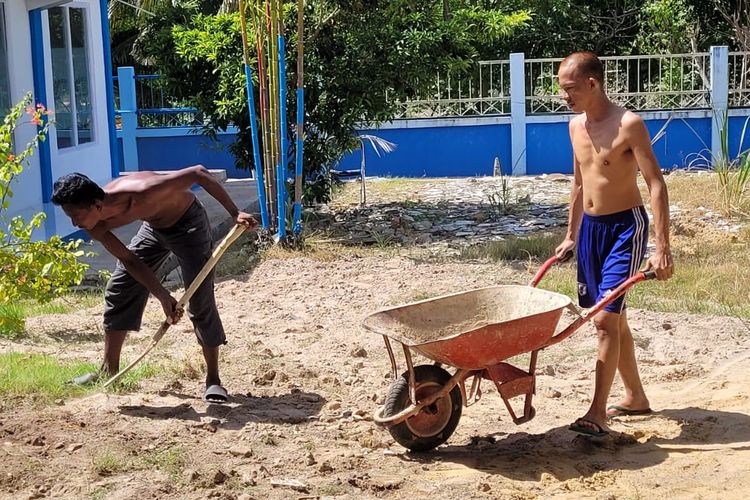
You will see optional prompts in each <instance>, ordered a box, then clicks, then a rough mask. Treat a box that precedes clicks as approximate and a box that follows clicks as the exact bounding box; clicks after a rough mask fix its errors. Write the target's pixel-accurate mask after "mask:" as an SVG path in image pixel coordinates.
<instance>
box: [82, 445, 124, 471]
mask: <svg viewBox="0 0 750 500" xmlns="http://www.w3.org/2000/svg"><path fill="white" fill-rule="evenodd" d="M130 462H131V460H130V458H129V457H127V456H125V454H124V453H119V452H117V451H115V450H112V449H110V448H105V449H104V450H101V451H99V452H97V454H96V455H94V456H93V457H92V458H91V468H92V469H93V471H94V472H95V473H96V474H98V475H100V476H111V475H114V474H118V473H120V472H125V471H127V470H130V469H132V467H131V464H130Z"/></svg>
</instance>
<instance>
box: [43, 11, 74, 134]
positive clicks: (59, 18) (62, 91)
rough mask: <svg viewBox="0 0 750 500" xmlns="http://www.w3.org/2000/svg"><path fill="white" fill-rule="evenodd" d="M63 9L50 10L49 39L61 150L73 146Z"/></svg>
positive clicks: (71, 109) (56, 119)
mask: <svg viewBox="0 0 750 500" xmlns="http://www.w3.org/2000/svg"><path fill="white" fill-rule="evenodd" d="M65 17H66V16H65V12H64V8H63V7H54V8H52V9H49V11H48V18H49V39H50V48H51V51H52V91H53V93H54V95H55V109H54V111H55V116H54V120H55V128H56V130H57V147H58V148H59V149H62V148H67V147H70V146H73V145H74V144H75V143H74V140H75V139H74V137H73V130H72V127H73V114H72V113H73V103H72V102H71V101H72V96H71V86H70V71H69V65H68V44H67V26H66V22H65Z"/></svg>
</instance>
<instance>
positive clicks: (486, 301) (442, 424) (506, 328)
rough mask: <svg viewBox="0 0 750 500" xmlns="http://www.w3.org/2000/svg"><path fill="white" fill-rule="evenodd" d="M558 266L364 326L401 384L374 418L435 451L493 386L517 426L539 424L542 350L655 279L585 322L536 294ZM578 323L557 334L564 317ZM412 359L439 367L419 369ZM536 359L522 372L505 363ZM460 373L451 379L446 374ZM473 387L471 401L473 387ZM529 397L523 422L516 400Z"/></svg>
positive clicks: (566, 303)
mask: <svg viewBox="0 0 750 500" xmlns="http://www.w3.org/2000/svg"><path fill="white" fill-rule="evenodd" d="M557 262H558V258H557V257H552V258H550V259H548V260H547V261H546V262H545V263H544V264H543V265H542V267H541V268H540V269H539V271H538V272H537V274H536V276H534V279H532V281H531V283H530V284H529V286H523V285H499V286H492V287H488V288H479V289H476V290H470V291H467V292H461V293H455V294H450V295H444V296H442V297H437V298H433V299H428V300H422V301H419V302H414V303H411V304H406V305H402V306H398V307H393V308H390V309H386V310H383V311H380V312H377V313H375V314H372V315H370V316H368V317H367V318H365V319H364V321H363V322H362V326H363V327H364V328H365V329H367V330H369V331H371V332H373V333H377V334H379V335H382V336H383V339H384V340H385V346H386V349H387V350H388V355H389V357H390V360H391V367H392V376H393V378H394V380H395V381H394V383H393V384H392V385H391V388H390V390H389V391H388V395H387V397H386V399H385V404H384V405H383V406H381V407H380V408H378V409H377V410H376V411H375V415H374V417H373V419H374V421H375V422H376V423H377V424H380V425H383V426H386V427H387V428H388V430H389V432H390V433H391V435H392V436H393V438H394V439H395V440H396V441H397V442H398V443H399V444H401V445H402V446H404V447H405V448H408V449H410V450H412V451H427V450H431V449H433V448H435V447H437V446H439V445H441V444H442V443H444V442H445V441H447V440H448V438H449V437H450V436H451V434H453V431H455V429H456V427H457V426H458V421H459V420H460V418H461V411H462V407H463V406H466V407H468V406H470V405H471V404H473V403H475V402H477V401H478V400H479V399H480V397H481V394H482V393H481V388H480V384H481V381H482V380H491V381H492V382H493V383H494V384H495V387H496V388H497V390H498V392H499V393H500V396H501V397H502V399H503V402H504V403H505V406H506V408H507V409H508V413H510V416H511V418H512V419H513V422H514V423H515V424H521V423H524V422H528V421H529V420H531V419H532V418H534V414H535V410H534V407H533V406H532V404H531V402H532V396H533V394H534V393H535V390H536V377H535V374H534V372H535V370H536V361H537V355H538V353H539V351H540V350H542V349H544V348H546V347H550V346H552V345H554V344H557V343H558V342H561V341H562V340H565V339H566V338H568V337H569V336H570V335H572V334H573V333H574V332H575V331H576V330H578V328H580V327H581V325H583V324H584V323H586V322H587V321H588V320H589V319H591V318H592V317H593V316H594V315H595V314H596V313H598V312H599V311H601V310H602V309H603V308H604V307H605V306H607V305H608V304H609V303H610V302H612V301H614V300H615V299H617V298H618V297H619V296H621V295H622V294H624V293H625V292H626V291H627V290H628V289H629V288H630V287H632V286H633V285H634V284H636V283H638V282H639V281H642V280H644V279H650V278H653V277H654V274H653V272H645V273H644V272H641V273H638V274H636V275H635V276H633V277H632V278H630V279H628V280H627V281H625V282H624V283H623V284H622V285H620V286H619V287H618V288H616V289H615V290H613V291H612V293H611V294H609V295H608V296H607V297H605V298H604V299H602V300H601V301H600V302H599V303H597V304H596V305H595V306H594V307H592V308H591V309H589V310H587V311H585V312H584V313H583V314H581V312H580V311H579V310H578V309H577V308H576V307H575V306H574V305H573V304H572V303H571V300H570V298H569V297H567V296H565V295H561V294H558V293H554V292H550V291H547V290H542V289H539V288H536V285H537V284H538V283H539V281H540V280H541V279H542V277H543V276H544V274H545V273H546V272H547V270H548V269H549V268H550V267H551V266H553V265H554V264H555V263H557ZM566 308H567V309H569V310H570V311H571V312H572V313H574V314H575V315H576V316H577V318H576V319H575V320H574V321H573V322H572V323H571V324H569V325H568V326H567V327H565V328H563V329H561V330H560V331H559V333H557V334H555V331H556V330H557V327H558V322H559V320H560V317H561V316H562V313H563V310H564V309H566ZM391 341H396V342H398V343H400V344H401V346H402V348H403V351H404V357H405V359H406V367H407V370H406V371H405V372H404V373H402V374H401V375H400V376H399V374H398V366H397V364H396V359H395V357H394V354H393V348H392V346H391ZM412 351H414V352H416V353H418V354H421V355H422V356H424V357H426V358H428V359H430V360H432V361H434V364H426V365H418V366H414V365H413V362H412ZM524 353H531V356H530V358H531V359H530V362H529V368H528V370H523V369H521V368H518V367H516V366H513V365H511V364H509V363H506V362H505V360H507V359H509V358H512V357H514V356H517V355H519V354H524ZM442 365H449V366H450V367H453V368H455V372H454V373H450V372H449V371H447V370H446V369H444V368H443V367H442ZM468 379H472V380H471V385H470V388H469V391H468V393H467V390H466V382H467V380H468ZM516 396H525V399H524V404H523V413H522V414H521V415H517V414H516V412H515V411H514V410H513V407H512V406H511V404H510V401H509V400H510V399H511V398H514V397H516Z"/></svg>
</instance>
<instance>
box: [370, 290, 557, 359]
mask: <svg viewBox="0 0 750 500" xmlns="http://www.w3.org/2000/svg"><path fill="white" fill-rule="evenodd" d="M569 305H570V298H568V297H567V296H565V295H561V294H559V293H554V292H550V291H547V290H542V289H539V288H533V287H530V286H523V285H499V286H492V287H487V288H479V289H476V290H470V291H467V292H461V293H455V294H451V295H444V296H442V297H437V298H433V299H428V300H422V301H419V302H414V303H411V304H406V305H402V306H398V307H394V308H391V309H386V310H383V311H380V312H377V313H375V314H372V315H370V316H368V317H367V318H365V320H364V321H363V322H362V325H363V326H364V327H365V328H366V329H367V330H369V331H372V332H375V333H378V334H381V335H385V336H387V337H389V338H391V339H394V340H397V341H399V342H401V343H402V344H404V345H406V346H409V347H411V348H413V349H414V350H415V351H417V352H418V353H420V354H422V355H423V356H426V357H427V358H430V359H432V360H434V361H438V362H440V363H444V364H448V365H452V366H455V367H457V368H463V369H468V370H478V369H482V368H486V367H488V366H492V365H496V364H498V363H500V362H501V361H503V360H505V359H508V358H510V357H513V356H516V355H518V354H522V353H524V352H530V351H533V350H535V349H538V348H540V347H542V346H544V344H545V343H546V342H547V341H548V340H549V339H550V338H551V337H552V335H553V334H554V333H555V329H556V327H557V323H558V321H559V320H560V316H561V315H562V311H563V309H564V308H566V307H567V306H569Z"/></svg>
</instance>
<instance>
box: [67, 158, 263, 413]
mask: <svg viewBox="0 0 750 500" xmlns="http://www.w3.org/2000/svg"><path fill="white" fill-rule="evenodd" d="M193 184H198V185H199V186H201V187H202V188H203V189H205V190H206V191H207V192H208V193H209V194H210V195H211V196H213V197H214V198H216V200H217V201H218V202H219V203H221V205H222V206H223V207H224V208H225V209H226V210H227V212H229V214H230V215H231V216H232V217H233V218H234V219H235V221H236V223H237V224H242V225H244V226H246V227H247V228H248V229H252V228H254V227H256V226H257V222H256V221H255V219H254V218H253V217H252V216H251V215H249V214H247V213H245V212H241V211H240V210H239V209H238V208H237V206H236V205H235V204H234V202H233V201H232V199H231V198H230V197H229V194H228V193H227V192H226V190H225V189H224V188H223V187H222V185H221V184H220V183H219V182H217V181H216V180H215V179H214V178H213V177H212V176H211V174H210V173H209V172H208V170H206V169H205V168H204V167H202V166H194V167H190V168H185V169H183V170H178V171H175V172H170V173H168V174H157V173H154V172H138V173H134V174H131V175H128V176H126V177H120V178H118V179H114V180H113V181H112V182H110V183H109V184H107V185H106V186H104V188H103V189H102V188H101V187H99V186H98V185H97V184H96V183H95V182H93V181H92V180H91V179H89V178H88V177H86V176H85V175H81V174H77V173H76V174H70V175H66V176H63V177H60V178H59V179H58V180H57V181H56V182H55V185H54V192H53V194H52V202H53V203H54V204H56V205H59V206H61V207H62V209H63V211H64V212H65V214H66V215H68V217H70V219H71V221H72V222H73V224H75V226H76V227H79V228H81V229H85V230H86V232H88V233H89V235H91V237H92V238H94V239H95V240H97V241H99V242H101V243H102V245H104V248H106V249H107V251H108V252H109V253H111V254H112V255H114V256H115V257H117V259H118V262H117V267H116V269H115V272H114V273H113V274H112V277H111V278H110V279H109V282H108V283H107V288H106V291H105V296H104V300H105V308H104V332H105V335H104V361H103V363H102V366H101V370H100V372H103V373H106V374H108V375H114V374H116V373H117V372H118V371H119V370H120V351H121V349H122V345H123V342H124V341H125V335H126V333H127V332H128V331H131V330H139V329H140V327H141V319H142V316H143V310H144V308H145V307H146V301H147V299H148V295H149V293H151V294H152V295H153V296H154V297H156V299H158V300H159V302H160V303H161V307H162V309H163V310H164V314H165V315H166V316H167V318H168V321H170V322H172V323H176V322H177V321H179V319H180V318H181V317H182V313H183V311H182V310H181V309H178V308H177V307H176V306H177V300H175V298H174V297H172V295H171V294H170V293H169V292H168V291H167V290H166V289H165V288H164V287H163V286H162V285H161V283H160V281H159V280H158V279H157V277H156V274H155V272H156V270H157V269H158V268H159V266H161V264H162V263H163V262H164V261H165V260H166V259H167V257H169V255H170V253H174V254H175V255H176V256H177V258H178V260H179V263H180V268H181V270H182V276H183V280H184V282H185V286H186V287H187V286H188V285H189V284H190V283H191V282H192V281H193V279H194V278H195V276H197V275H198V273H199V272H200V270H201V269H202V268H203V265H204V264H205V263H206V261H208V259H209V258H210V257H211V252H212V246H213V241H212V237H211V227H210V225H209V221H208V216H207V214H206V210H205V208H204V207H203V205H202V204H201V203H200V202H199V201H198V200H197V199H196V197H195V195H193V193H192V192H191V191H190V187H191V186H192V185H193ZM136 220H141V221H143V224H142V225H141V227H140V229H139V230H138V233H137V234H136V235H135V236H134V237H133V239H132V240H131V242H130V244H129V245H128V246H125V245H124V244H123V243H122V242H121V241H120V240H119V239H117V237H116V236H115V235H114V234H112V231H111V230H112V229H114V228H117V227H120V226H124V225H126V224H129V223H131V222H133V221H136ZM188 313H189V316H190V319H191V321H192V322H193V327H194V329H195V334H196V336H197V337H198V343H199V344H200V345H201V347H202V348H203V357H204V358H205V360H206V371H207V373H206V392H205V393H204V395H203V399H204V400H205V401H207V402H211V403H223V402H226V401H227V397H228V396H227V391H226V390H225V389H224V388H223V387H222V385H221V379H220V378H219V346H220V345H222V344H225V343H226V338H225V336H224V328H223V326H222V324H221V319H220V318H219V312H218V310H217V309H216V300H215V298H214V282H213V272H212V273H211V274H209V276H208V277H207V278H206V280H205V281H203V284H202V285H201V286H200V287H199V288H198V290H197V291H196V293H195V295H193V297H192V298H191V299H190V302H189V304H188ZM98 377H99V373H89V374H87V375H84V376H82V377H78V378H77V379H75V380H74V382H75V383H78V384H85V383H90V382H94V381H96V380H97V379H98Z"/></svg>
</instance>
